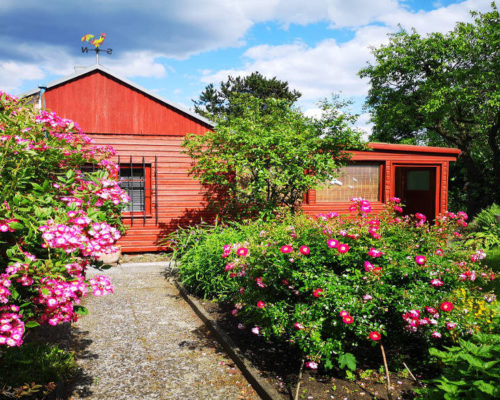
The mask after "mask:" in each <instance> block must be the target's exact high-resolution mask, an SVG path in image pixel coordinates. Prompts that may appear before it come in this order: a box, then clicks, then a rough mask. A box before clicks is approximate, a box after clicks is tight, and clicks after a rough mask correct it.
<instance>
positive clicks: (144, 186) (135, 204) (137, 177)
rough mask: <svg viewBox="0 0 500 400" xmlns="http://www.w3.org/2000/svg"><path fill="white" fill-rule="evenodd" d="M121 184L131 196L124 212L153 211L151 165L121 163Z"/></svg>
mask: <svg viewBox="0 0 500 400" xmlns="http://www.w3.org/2000/svg"><path fill="white" fill-rule="evenodd" d="M120 186H121V188H122V189H124V190H125V191H126V192H127V194H128V195H129V197H130V202H129V203H128V204H127V207H126V208H125V210H124V212H126V213H127V212H129V213H136V212H139V213H150V212H151V165H149V164H145V165H143V164H129V163H127V164H120Z"/></svg>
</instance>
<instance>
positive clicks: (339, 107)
mask: <svg viewBox="0 0 500 400" xmlns="http://www.w3.org/2000/svg"><path fill="white" fill-rule="evenodd" d="M231 101H232V103H233V104H234V106H237V107H238V110H239V112H238V113H237V114H229V115H228V116H227V117H226V118H221V119H219V123H218V124H217V127H216V128H215V130H214V131H213V132H207V133H206V134H205V135H190V136H188V137H187V138H186V141H185V142H184V144H183V145H184V147H185V148H186V153H188V154H189V155H190V156H191V158H193V160H194V161H195V165H194V167H193V169H192V170H191V172H192V173H193V175H194V176H195V177H196V178H198V180H199V181H200V182H201V183H202V184H203V185H204V186H205V188H206V189H207V191H206V194H207V200H208V202H209V204H210V205H211V206H212V207H213V209H214V210H215V211H216V212H217V213H218V214H219V215H226V216H229V217H233V218H235V217H236V218H241V217H244V216H248V217H251V216H255V215H256V214H264V215H270V213H272V212H273V211H274V210H276V209H277V208H278V207H280V206H285V207H288V208H290V209H295V208H296V207H297V206H298V205H299V204H300V203H301V201H302V200H303V198H304V194H305V193H306V192H307V190H308V189H310V188H313V187H315V185H317V184H319V183H323V182H324V181H325V180H327V179H328V180H330V179H331V178H332V177H333V176H335V171H336V170H337V169H338V167H339V166H342V165H343V164H345V163H346V162H347V160H348V159H349V157H350V154H349V153H347V152H346V151H345V149H353V150H354V149H356V148H360V147H361V145H360V142H359V137H360V134H359V132H357V131H356V130H355V129H353V128H352V125H353V122H354V120H355V116H352V115H350V114H349V113H348V112H347V111H345V110H343V108H344V106H345V105H346V103H345V102H342V101H340V100H339V99H338V98H336V97H334V98H333V100H331V101H327V100H325V101H323V102H322V103H321V104H320V107H321V108H322V110H323V117H322V118H320V119H312V118H307V117H305V116H304V115H303V114H302V113H301V112H300V111H299V110H297V109H295V108H294V107H292V106H291V105H290V103H289V101H287V100H284V99H275V98H266V99H261V98H257V97H254V96H251V95H248V94H243V95H239V96H234V97H233V98H232V99H231Z"/></svg>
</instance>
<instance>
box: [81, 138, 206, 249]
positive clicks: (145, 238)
mask: <svg viewBox="0 0 500 400" xmlns="http://www.w3.org/2000/svg"><path fill="white" fill-rule="evenodd" d="M90 136H91V137H92V138H93V139H94V140H95V142H96V144H100V145H112V146H113V147H114V149H115V150H116V152H117V154H118V155H119V156H120V162H122V163H125V164H127V163H128V162H129V161H130V158H129V157H130V155H132V156H133V162H134V163H136V162H140V160H141V159H142V156H144V161H145V163H146V164H151V166H152V168H151V172H152V180H153V185H152V186H153V193H152V199H153V207H152V208H153V209H152V213H151V216H148V217H146V219H145V220H144V218H143V217H142V216H135V217H134V218H133V221H132V219H131V218H130V217H124V218H123V220H124V222H125V224H126V225H127V226H128V227H129V228H128V231H127V233H126V235H125V236H124V237H123V238H122V239H121V240H120V242H119V245H121V246H122V251H124V252H144V251H158V250H162V249H164V247H162V246H159V245H158V241H159V240H160V239H161V238H162V237H164V236H165V234H166V233H168V232H171V231H173V230H175V229H176V228H177V226H178V225H179V224H180V225H186V224H188V223H192V222H193V221H198V220H199V219H200V218H204V219H205V220H206V219H208V218H210V215H209V214H208V213H207V212H206V210H205V202H204V198H203V189H202V187H201V185H200V184H199V183H198V182H197V181H196V180H195V179H193V178H192V177H191V176H189V174H188V170H189V168H190V166H191V159H190V158H189V157H188V156H187V155H185V154H183V153H182V147H181V144H182V142H183V141H184V136H182V135H179V136H159V135H156V136H148V138H147V139H145V140H143V141H137V137H134V136H133V135H94V134H92V135H90ZM155 156H157V167H158V171H157V173H158V184H157V188H158V223H156V218H155V211H156V210H155V209H154V208H155V207H156V204H155V198H156V193H155V192H154V190H155V183H154V177H155V171H154V162H155ZM113 160H114V161H118V157H115V158H114V159H113Z"/></svg>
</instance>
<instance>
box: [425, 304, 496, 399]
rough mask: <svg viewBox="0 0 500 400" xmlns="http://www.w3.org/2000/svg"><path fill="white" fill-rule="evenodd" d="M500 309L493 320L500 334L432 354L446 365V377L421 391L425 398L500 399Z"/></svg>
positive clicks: (474, 338)
mask: <svg viewBox="0 0 500 400" xmlns="http://www.w3.org/2000/svg"><path fill="white" fill-rule="evenodd" d="M499 311H500V310H499V307H498V305H497V306H496V312H495V317H494V319H493V321H492V323H493V326H494V328H493V329H494V331H495V332H496V333H478V334H475V335H473V336H472V337H471V338H470V339H469V340H465V339H459V340H458V345H457V346H452V347H446V348H445V350H444V351H441V350H438V349H435V348H431V349H430V350H429V351H430V354H431V355H433V356H435V357H437V358H439V360H440V362H441V363H442V364H443V365H444V369H443V373H442V375H441V376H440V377H439V378H437V379H434V380H432V381H430V382H428V384H429V386H428V387H427V388H426V389H421V390H419V393H420V394H421V395H422V396H423V398H425V399H435V400H441V399H445V400H456V399H498V398H500V387H499V382H500V335H499V334H498V329H499V328H500V323H499V322H500V321H499V320H500V316H499V313H498V312H499Z"/></svg>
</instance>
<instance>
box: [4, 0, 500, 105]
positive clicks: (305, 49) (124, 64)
mask: <svg viewBox="0 0 500 400" xmlns="http://www.w3.org/2000/svg"><path fill="white" fill-rule="evenodd" d="M490 1H491V0H467V1H463V2H461V3H457V4H452V5H450V6H447V7H441V8H439V9H437V10H434V11H430V12H423V11H421V12H413V11H411V10H409V9H408V8H407V7H406V6H405V5H404V4H405V3H404V2H403V0H400V1H397V0H377V1H373V0H350V1H345V0H308V1H307V2H305V1H304V0H252V1H241V0H184V1H182V2H180V1H177V0H163V1H160V0H143V1H140V2H138V1H136V0H106V1H102V0H87V1H85V2H83V1H76V0H70V1H68V0H51V1H40V0H24V1H22V2H19V1H18V0H2V1H1V2H0V20H1V21H2V24H1V25H0V63H3V64H5V63H15V64H16V65H19V66H20V67H19V68H18V69H17V70H16V73H15V78H9V79H7V78H5V76H6V75H5V74H2V77H0V79H2V81H0V82H6V83H4V85H6V84H8V85H9V86H8V87H9V89H10V90H15V88H16V87H19V86H20V85H21V84H22V82H23V80H28V79H33V78H31V77H32V76H35V74H36V76H37V78H34V79H40V76H42V78H43V74H44V72H47V73H51V74H55V75H59V76H61V75H67V74H69V73H71V72H72V71H73V66H74V65H75V64H80V65H82V64H86V65H90V64H93V60H91V59H90V57H92V56H88V57H87V58H83V57H81V56H79V55H78V54H77V53H78V52H79V47H80V44H81V43H80V37H81V36H83V34H85V33H93V34H98V33H100V32H102V31H104V32H106V33H107V34H108V38H107V39H106V41H105V42H104V45H103V46H104V47H106V48H107V47H112V48H113V56H111V57H109V58H107V56H103V58H102V61H101V62H102V63H103V64H104V65H109V66H110V67H112V68H113V70H115V71H117V73H119V74H122V75H124V76H127V77H154V78H163V77H165V76H166V75H167V70H166V68H165V66H163V65H162V64H161V63H160V62H159V58H162V57H163V58H171V59H178V60H185V59H187V58H188V57H190V56H192V55H194V54H200V53H203V52H209V51H213V50H217V49H225V48H228V47H238V46H243V45H244V44H245V40H246V34H247V33H248V31H249V29H250V28H252V26H254V25H255V24H257V23H261V22H270V21H273V22H276V21H277V22H278V23H281V24H282V26H283V27H284V28H285V29H286V28H287V27H288V26H290V25H291V24H300V25H307V24H311V23H315V22H319V21H323V22H325V21H326V22H328V23H329V24H330V28H331V29H341V28H344V27H349V28H351V29H353V30H355V31H356V34H355V37H354V38H353V39H352V40H350V41H349V42H346V43H337V42H336V41H335V40H333V39H328V38H320V39H318V42H317V43H316V44H315V45H306V44H304V43H301V42H296V43H288V44H284V45H281V46H271V45H266V44H263V45H261V46H255V47H253V48H250V49H247V51H246V52H245V54H244V57H243V60H244V65H243V66H241V67H239V68H235V67H233V65H234V64H235V63H236V62H237V61H236V60H228V63H229V65H228V68H227V69H226V70H223V71H212V72H209V73H208V72H205V73H203V75H202V80H203V81H204V82H217V81H220V80H223V79H225V78H226V76H227V74H228V73H232V74H234V75H240V74H245V73H249V72H251V71H254V70H259V71H260V72H261V73H263V74H265V75H268V76H277V77H278V78H279V79H283V80H288V81H289V82H290V84H291V86H292V87H296V88H298V89H299V90H301V91H302V92H303V94H304V98H305V99H316V98H318V97H323V96H328V95H329V93H330V92H332V91H342V92H343V93H344V94H345V95H347V96H358V95H362V94H365V93H366V89H367V85H366V83H365V82H363V81H361V80H360V79H359V78H358V77H357V75H356V73H357V71H358V70H359V69H360V68H361V67H362V66H363V65H364V63H365V62H366V61H367V60H369V59H370V57H371V55H370V51H369V50H368V47H369V46H377V45H379V44H380V43H382V42H383V41H384V40H385V39H386V38H385V35H386V33H387V32H389V31H390V30H394V29H396V26H397V23H402V24H403V25H404V26H407V27H410V26H414V27H416V28H417V30H419V31H421V32H429V31H435V30H441V31H443V30H448V29H451V28H452V27H453V25H454V24H455V22H456V21H459V20H461V21H463V20H465V19H467V18H468V11H469V10H471V9H476V10H486V9H489V8H490V7H489V4H490ZM372 23H376V25H369V24H372ZM19 27H22V28H19ZM329 32H333V31H326V32H325V34H326V35H328V33H329ZM9 65H10V64H9ZM4 68H5V67H4ZM199 68H200V69H203V68H204V66H199ZM205 69H206V67H205ZM4 87H6V86H4Z"/></svg>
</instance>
